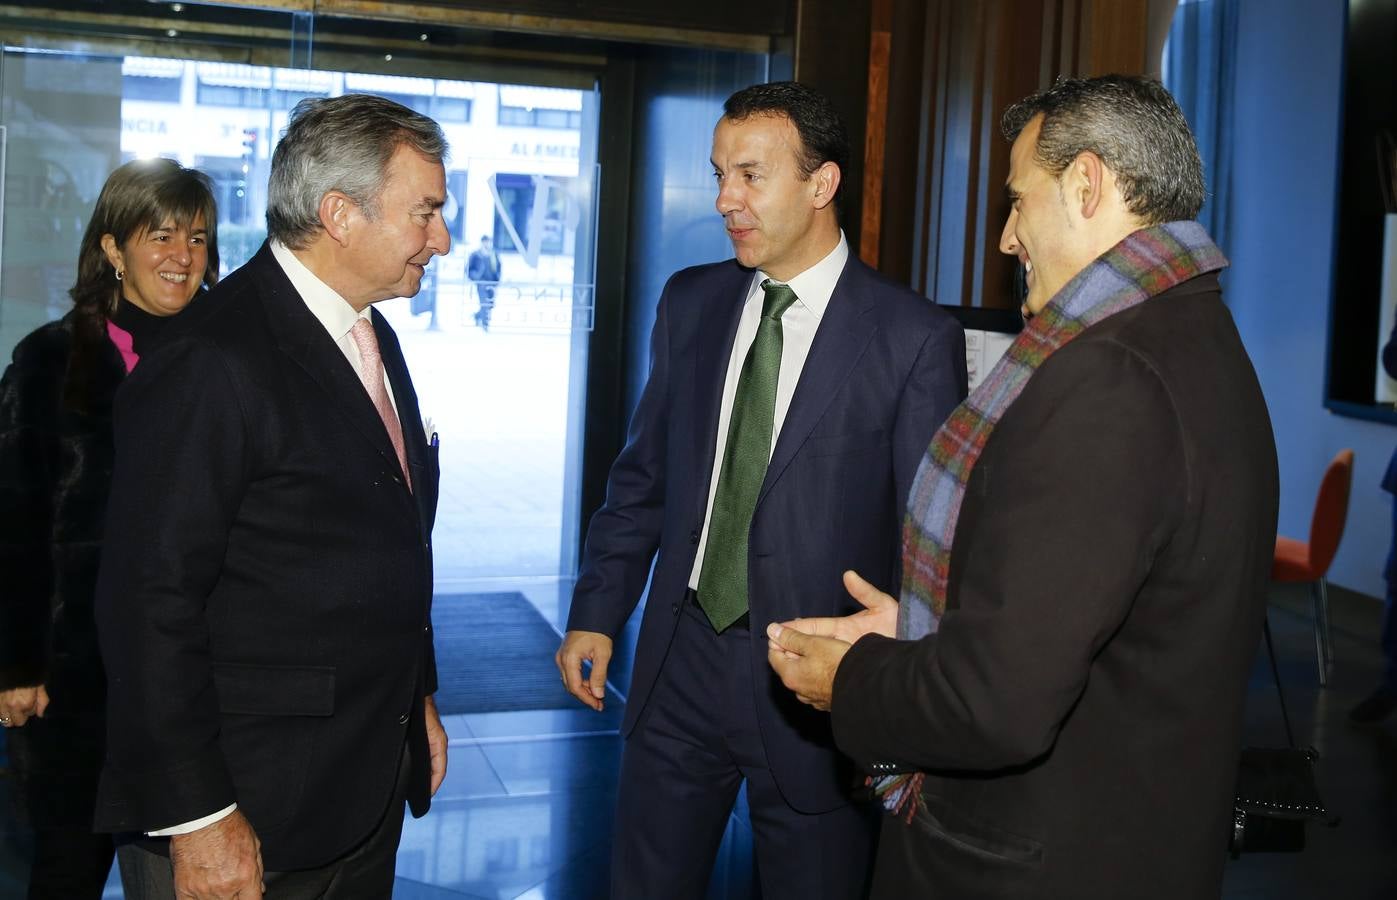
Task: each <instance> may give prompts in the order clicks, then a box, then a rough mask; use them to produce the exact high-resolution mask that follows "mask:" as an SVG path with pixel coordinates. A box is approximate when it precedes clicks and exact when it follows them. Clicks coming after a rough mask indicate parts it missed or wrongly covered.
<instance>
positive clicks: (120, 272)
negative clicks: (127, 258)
mask: <svg viewBox="0 0 1397 900" xmlns="http://www.w3.org/2000/svg"><path fill="white" fill-rule="evenodd" d="M125 277H126V270H125V269H117V270H116V280H117V281H120V280H121V279H123V278H125Z"/></svg>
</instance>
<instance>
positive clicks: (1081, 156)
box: [1068, 150, 1109, 219]
mask: <svg viewBox="0 0 1397 900" xmlns="http://www.w3.org/2000/svg"><path fill="white" fill-rule="evenodd" d="M1068 168H1069V170H1070V173H1071V179H1072V184H1071V185H1069V193H1068V196H1069V197H1070V198H1071V199H1072V202H1073V203H1075V204H1077V205H1078V210H1079V211H1080V212H1081V215H1082V218H1084V219H1090V218H1091V217H1092V216H1094V215H1096V211H1097V209H1099V208H1100V206H1101V203H1102V201H1103V199H1104V198H1105V193H1106V190H1107V188H1108V187H1109V185H1108V183H1107V174H1108V173H1107V171H1106V164H1105V163H1104V162H1102V161H1101V157H1099V156H1097V155H1096V154H1095V153H1092V152H1091V151H1090V150H1083V151H1082V152H1081V153H1078V154H1077V158H1076V159H1074V160H1072V165H1071V166H1069V167H1068Z"/></svg>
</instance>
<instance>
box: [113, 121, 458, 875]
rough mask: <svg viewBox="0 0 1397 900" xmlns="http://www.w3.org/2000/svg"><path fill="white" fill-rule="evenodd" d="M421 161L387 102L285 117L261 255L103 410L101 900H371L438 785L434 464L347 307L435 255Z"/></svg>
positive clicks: (376, 320)
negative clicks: (407, 825) (106, 440)
mask: <svg viewBox="0 0 1397 900" xmlns="http://www.w3.org/2000/svg"><path fill="white" fill-rule="evenodd" d="M445 154H446V143H445V140H444V138H443V137H442V133H441V130H440V128H438V127H437V125H436V123H434V122H433V121H432V120H430V119H428V118H426V117H424V116H421V115H419V114H417V113H415V112H413V111H411V110H409V109H406V108H405V107H402V106H399V105H398V104H396V103H392V102H390V101H388V100H384V99H382V98H378V97H373V96H368V95H350V96H344V97H336V98H333V99H317V100H308V101H304V102H302V103H301V104H299V105H298V106H297V107H296V109H295V111H294V112H293V113H292V116H291V122H290V124H289V126H288V127H287V131H286V134H285V136H284V137H283V138H282V140H281V143H280V144H279V145H278V147H277V149H276V152H275V154H274V156H273V158H272V174H271V181H270V185H269V191H268V210H267V224H268V233H269V235H270V237H269V240H268V243H267V244H266V245H265V246H264V247H263V248H262V249H261V250H260V251H259V252H258V253H257V255H256V256H255V257H253V259H252V260H251V261H250V262H248V264H247V265H245V266H244V267H242V268H241V269H239V270H238V271H237V272H235V273H233V274H232V275H230V276H229V277H228V278H227V279H225V280H224V281H223V282H221V283H220V284H219V286H218V288H217V289H216V290H215V291H213V292H211V293H210V295H209V296H207V297H205V298H204V299H202V300H198V301H196V304H195V305H196V306H197V307H198V310H197V311H196V312H195V314H194V315H193V316H190V317H186V318H185V319H184V320H182V321H181V322H180V323H178V326H179V327H178V333H176V334H174V335H173V336H172V337H171V339H170V341H169V342H168V343H167V344H166V345H165V346H164V347H163V348H162V351H161V352H160V353H158V354H155V355H153V356H151V357H150V358H149V359H147V360H143V361H142V364H141V366H140V368H139V369H138V370H137V373H136V374H135V375H134V376H133V377H132V378H131V379H130V380H129V381H128V382H127V384H126V385H125V387H124V388H123V390H122V394H121V396H120V397H119V399H118V403H117V412H116V452H117V456H116V459H117V462H116V470H115V473H114V482H113V490H112V496H111V503H110V514H109V519H108V526H107V545H106V548H105V550H104V558H103V566H102V574H101V577H100V582H99V587H98V597H97V616H98V628H99V632H100V636H101V641H102V655H103V658H104V660H105V663H106V666H107V669H108V678H109V681H110V690H109V700H108V709H109V713H110V727H109V742H108V758H107V764H106V768H105V770H104V772H103V776H102V786H101V794H100V797H99V800H98V809H97V826H98V827H99V828H100V829H102V830H109V831H124V832H134V833H136V834H137V835H139V838H138V840H137V841H136V842H135V843H132V844H130V845H128V846H127V847H125V848H124V849H123V850H122V851H121V852H120V859H121V866H122V876H123V881H124V882H125V886H126V891H127V896H128V897H142V898H145V897H150V898H154V897H170V896H172V892H173V895H177V896H179V897H195V898H206V897H208V898H222V897H233V896H237V897H240V898H243V900H246V898H248V897H260V896H262V892H263V883H264V881H265V883H266V886H267V887H266V890H267V893H268V895H269V896H276V897H297V898H299V897H328V898H342V897H387V896H389V894H390V893H391V891H392V881H393V869H394V859H395V856H396V850H397V844H398V839H399V836H400V833H401V828H402V818H403V802H404V799H406V801H407V802H408V804H409V805H410V806H411V809H412V812H413V813H414V814H415V815H419V816H420V815H422V814H424V813H425V812H426V811H427V807H428V805H429V803H430V798H431V795H432V794H433V793H434V792H435V791H436V788H437V787H438V785H440V783H441V779H442V777H443V775H444V774H445V770H446V740H445V733H444V732H443V730H442V728H441V723H440V720H439V719H438V716H437V713H436V708H435V705H434V704H433V702H432V697H431V695H432V693H433V692H434V691H435V689H436V669H435V663H434V659H433V655H432V629H431V617H430V610H431V594H432V560H431V544H430V536H431V528H432V522H433V519H434V517H435V512H436V499H437V479H438V468H437V460H436V455H435V450H434V448H432V447H431V446H429V444H428V441H427V439H426V437H425V436H424V434H423V431H422V427H421V425H420V422H421V421H422V419H421V415H420V413H419V411H418V407H417V397H416V394H415V393H414V391H413V387H412V380H411V378H410V377H409V375H408V371H407V367H406V365H405V363H404V361H403V357H402V352H401V350H400V348H399V346H398V342H397V338H396V337H395V336H394V334H393V330H392V329H391V328H390V327H389V326H388V323H387V322H386V321H385V320H384V319H383V317H382V316H381V315H379V314H377V313H375V312H373V310H372V306H371V304H373V303H374V302H376V301H378V300H384V299H387V298H389V297H400V296H412V295H413V294H415V293H416V292H417V290H418V288H419V287H420V285H421V281H422V275H423V271H424V268H425V266H426V265H427V263H428V262H430V261H431V259H432V257H433V256H436V255H438V254H444V253H446V252H447V250H448V249H449V245H450V238H449V237H448V235H447V232H446V227H445V225H444V224H443V222H442V217H441V207H442V204H443V203H444V202H445V200H446V184H445V174H444V171H443V167H442V159H443V158H444V156H445ZM166 855H168V857H169V863H166V861H165V859H164V858H163V857H164V856H166ZM171 864H172V865H171ZM172 874H173V878H172V877H171V875H172Z"/></svg>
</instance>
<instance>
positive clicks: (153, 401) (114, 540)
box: [96, 342, 248, 831]
mask: <svg viewBox="0 0 1397 900" xmlns="http://www.w3.org/2000/svg"><path fill="white" fill-rule="evenodd" d="M115 436H116V465H115V471H114V473H113V480H112V494H111V501H110V504H109V507H108V515H107V527H106V538H105V548H104V552H103V558H102V568H101V574H100V575H99V578H98V588H97V600H96V614H97V628H98V635H99V638H100V640H101V648H102V657H103V661H104V663H105V665H106V669H107V679H108V713H109V715H108V746H107V758H108V759H107V771H106V773H105V775H104V784H103V794H104V798H103V802H101V803H99V808H100V809H101V810H106V811H107V815H109V816H110V817H111V818H110V820H104V818H103V813H102V812H99V816H98V826H99V827H101V828H105V829H107V830H123V829H125V830H137V831H154V830H157V829H160V828H165V827H168V826H171V825H174V824H177V823H180V822H188V821H191V820H194V819H197V818H199V817H201V816H206V815H208V814H210V813H213V812H215V811H217V810H220V809H223V808H224V807H226V806H228V805H229V804H231V803H234V802H236V799H237V798H236V797H235V796H234V793H233V786H232V781H231V779H230V777H229V774H228V770H227V766H226V764H225V762H224V759H223V756H222V754H221V752H220V750H219V745H218V736H219V714H218V702H217V696H216V693H215V690H214V686H213V680H212V669H211V660H210V646H209V629H208V625H207V616H208V615H209V612H210V611H209V610H208V609H206V606H207V602H206V601H207V598H208V597H209V595H210V594H211V593H212V592H213V590H214V587H215V586H216V584H217V583H218V580H219V574H220V571H221V569H222V564H223V557H224V552H225V548H226V546H227V540H228V535H229V532H230V530H231V529H232V527H233V523H234V519H235V516H236V514H237V510H238V507H239V504H240V501H241V497H242V495H243V492H244V489H245V480H246V471H247V469H248V440H247V434H246V430H245V421H244V416H243V412H242V407H241V405H240V402H239V397H238V394H237V392H236V391H235V390H234V387H233V382H232V380H231V379H230V377H229V373H228V370H227V368H226V366H225V363H224V361H223V360H222V358H221V357H220V355H219V353H218V351H217V350H215V349H214V348H212V347H209V346H207V345H203V344H197V343H189V342H185V343H176V344H173V345H170V346H168V347H167V348H165V349H164V351H163V352H159V353H156V354H154V355H152V356H150V357H147V358H144V359H142V361H141V364H140V365H139V366H137V367H136V369H135V371H134V372H133V373H132V376H131V377H130V378H129V379H128V380H127V382H126V384H125V385H124V386H123V388H122V390H121V392H120V393H119V394H118V397H117V409H116V417H115Z"/></svg>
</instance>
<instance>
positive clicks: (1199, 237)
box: [870, 222, 1227, 822]
mask: <svg viewBox="0 0 1397 900" xmlns="http://www.w3.org/2000/svg"><path fill="white" fill-rule="evenodd" d="M1226 265H1227V260H1226V259H1225V258H1224V257H1223V255H1222V251H1220V250H1218V248H1217V247H1216V246H1214V245H1213V242H1212V240H1210V239H1209V237H1208V233H1207V232H1206V231H1204V230H1203V226H1202V225H1199V224H1198V223H1197V222H1169V223H1167V224H1164V225H1157V226H1154V227H1151V228H1144V229H1141V230H1139V231H1136V232H1134V233H1133V234H1131V235H1129V236H1128V237H1126V238H1125V239H1124V240H1122V241H1121V242H1120V243H1119V244H1116V245H1115V246H1114V247H1112V248H1111V249H1110V250H1108V251H1107V252H1106V253H1104V254H1102V255H1101V256H1100V257H1098V258H1097V259H1096V260H1095V261H1094V262H1092V263H1091V265H1089V266H1087V267H1086V268H1085V269H1083V270H1082V271H1081V272H1078V273H1077V275H1076V276H1075V277H1074V278H1073V279H1072V280H1071V281H1069V282H1068V283H1067V284H1066V285H1064V286H1063V288H1062V290H1060V291H1059V292H1058V293H1057V295H1056V296H1054V297H1053V298H1052V299H1051V300H1049V301H1048V303H1047V305H1046V306H1045V307H1044V308H1043V310H1042V312H1040V313H1038V314H1037V315H1036V316H1034V317H1033V318H1032V319H1030V320H1029V321H1028V323H1027V325H1025V327H1024V330H1023V331H1022V332H1020V333H1019V336H1018V337H1017V338H1015V339H1014V342H1013V343H1012V344H1011V345H1010V346H1009V349H1008V350H1007V351H1006V352H1005V354H1004V356H1003V357H1002V358H1001V359H1000V360H999V362H998V363H997V364H996V365H995V367H994V368H993V369H992V370H991V371H990V373H989V375H988V376H987V377H986V378H985V380H984V381H982V382H981V383H980V386H979V387H977V388H976V389H975V391H974V392H973V393H972V394H971V395H970V396H969V397H968V398H967V399H966V400H965V402H964V403H962V404H961V405H960V406H958V407H956V409H955V411H954V412H952V413H951V415H950V418H948V419H947V420H946V421H945V423H944V424H942V426H941V428H940V429H938V430H937V432H936V434H935V436H934V437H932V439H931V446H930V447H929V448H928V449H927V452H926V456H924V457H923V458H922V464H921V466H920V467H919V468H918V470H917V476H916V478H915V479H914V480H913V482H912V492H911V494H910V495H909V497H908V500H907V518H906V520H905V522H904V525H903V532H902V596H901V599H900V601H899V604H898V613H897V636H898V638H900V639H902V640H917V639H918V638H921V637H923V636H925V635H928V634H932V633H934V632H935V631H936V630H937V627H938V626H939V624H940V621H941V616H942V615H943V614H944V613H945V611H946V587H947V584H948V578H949V571H950V562H951V541H952V539H953V538H954V537H955V533H956V519H957V518H958V517H959V515H960V507H961V502H962V500H963V499H964V498H965V486H966V484H967V483H968V482H969V480H970V472H971V470H972V469H974V468H975V463H976V461H977V460H978V459H979V458H980V454H981V453H982V452H983V451H984V449H985V444H986V443H987V442H988V441H989V439H990V435H991V434H993V433H994V428H995V425H997V424H998V423H999V420H1000V419H1001V418H1002V417H1003V415H1004V413H1005V411H1007V410H1008V409H1009V407H1010V406H1012V405H1013V403H1014V401H1015V400H1017V399H1018V397H1019V394H1021V393H1023V389H1024V386H1025V385H1026V384H1028V380H1029V379H1030V378H1032V377H1033V373H1034V372H1035V371H1037V369H1038V367H1039V366H1041V365H1042V364H1043V363H1044V361H1045V360H1047V358H1048V357H1050V356H1052V355H1053V353H1055V352H1056V351H1057V350H1059V349H1061V348H1062V347H1063V346H1064V345H1065V344H1067V343H1068V342H1069V341H1071V340H1072V339H1073V338H1075V337H1077V336H1078V335H1079V334H1081V333H1082V332H1083V331H1085V330H1086V329H1088V328H1090V327H1091V326H1092V325H1095V324H1096V323H1097V322H1100V321H1101V320H1103V319H1106V318H1108V317H1110V316H1113V315H1115V314H1116V313H1118V312H1123V311H1125V310H1127V309H1130V308H1131V307H1133V306H1136V305H1138V304H1140V303H1142V302H1144V301H1145V300H1148V299H1149V298H1151V297H1154V296H1156V295H1158V294H1161V293H1163V292H1164V291H1167V290H1169V289H1170V288H1172V287H1174V286H1176V285H1178V284H1181V283H1183V282H1185V281H1188V280H1190V279H1192V278H1196V277H1198V276H1199V275H1203V274H1205V273H1207V272H1214V271H1217V270H1218V269H1221V268H1223V267H1224V266H1226ZM921 781H922V777H921V775H920V774H915V775H890V776H884V777H882V778H878V779H870V783H872V784H873V785H874V792H875V793H876V794H877V795H878V796H879V797H881V798H882V801H883V805H884V807H885V808H886V809H887V810H888V811H889V812H891V813H893V814H894V815H901V814H903V812H904V810H905V811H906V818H907V821H909V822H910V821H911V819H912V816H913V815H914V814H915V812H916V806H917V803H918V802H919V801H920V792H921ZM909 801H911V802H910V803H909Z"/></svg>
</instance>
